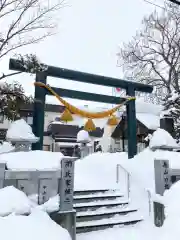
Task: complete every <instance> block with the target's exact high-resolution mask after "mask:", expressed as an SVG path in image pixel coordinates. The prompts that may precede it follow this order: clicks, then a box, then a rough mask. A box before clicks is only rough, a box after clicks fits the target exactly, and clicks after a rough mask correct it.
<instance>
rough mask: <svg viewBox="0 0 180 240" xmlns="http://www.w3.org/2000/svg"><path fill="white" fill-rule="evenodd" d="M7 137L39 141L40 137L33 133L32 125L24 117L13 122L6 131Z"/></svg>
mask: <svg viewBox="0 0 180 240" xmlns="http://www.w3.org/2000/svg"><path fill="white" fill-rule="evenodd" d="M6 139H7V140H9V141H12V140H14V141H16V140H20V141H30V142H37V141H38V139H39V138H37V137H36V136H35V135H34V134H33V132H32V128H31V126H30V125H29V124H27V123H26V121H25V120H24V119H20V120H17V121H15V122H12V123H11V125H10V127H9V129H8V131H7V133H6Z"/></svg>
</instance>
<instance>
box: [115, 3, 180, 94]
mask: <svg viewBox="0 0 180 240" xmlns="http://www.w3.org/2000/svg"><path fill="white" fill-rule="evenodd" d="M179 31H180V8H178V7H177V5H174V4H170V3H167V2H165V6H164V8H162V11H161V12H160V11H158V12H157V11H155V12H153V13H151V14H150V15H146V16H145V17H144V19H143V22H142V28H141V29H140V30H139V31H137V33H136V35H135V36H134V37H133V38H132V40H131V41H129V42H128V43H125V44H124V45H123V46H122V47H121V48H120V50H119V53H118V57H119V65H120V66H123V70H124V73H125V77H126V78H127V77H131V78H133V79H134V81H140V82H143V83H146V84H151V85H153V86H155V87H156V89H165V90H166V91H165V93H166V92H167V94H169V93H171V91H173V90H176V91H180V81H179V79H180V47H179V46H180V34H179Z"/></svg>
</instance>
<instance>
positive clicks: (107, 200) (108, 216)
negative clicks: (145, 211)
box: [74, 190, 143, 233]
mask: <svg viewBox="0 0 180 240" xmlns="http://www.w3.org/2000/svg"><path fill="white" fill-rule="evenodd" d="M74 209H75V210H76V233H84V232H91V231H97V230H103V229H106V228H112V227H114V226H120V225H133V224H136V223H138V222H140V221H142V220H143V219H142V217H141V216H139V214H138V210H137V209H136V208H131V207H130V205H129V201H128V200H126V199H125V198H124V196H123V195H122V194H121V193H120V192H119V191H117V190H114V191H109V190H85V191H75V193H74Z"/></svg>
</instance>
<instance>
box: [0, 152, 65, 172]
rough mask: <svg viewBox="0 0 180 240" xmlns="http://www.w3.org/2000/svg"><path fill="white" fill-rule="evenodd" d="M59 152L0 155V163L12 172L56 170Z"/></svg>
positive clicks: (59, 161)
mask: <svg viewBox="0 0 180 240" xmlns="http://www.w3.org/2000/svg"><path fill="white" fill-rule="evenodd" d="M62 157H63V154H62V153H61V152H48V151H39V150H37V151H30V152H14V153H8V154H3V155H0V162H5V163H6V164H7V167H8V169H12V170H57V169H59V168H60V166H61V159H62Z"/></svg>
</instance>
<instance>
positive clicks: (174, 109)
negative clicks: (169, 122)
mask: <svg viewBox="0 0 180 240" xmlns="http://www.w3.org/2000/svg"><path fill="white" fill-rule="evenodd" d="M163 106H164V110H163V112H162V115H163V116H171V117H172V118H173V120H174V127H175V133H176V138H177V139H179V138H180V92H177V91H172V92H171V93H169V94H168V95H167V96H166V97H165V98H164V101H163Z"/></svg>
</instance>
